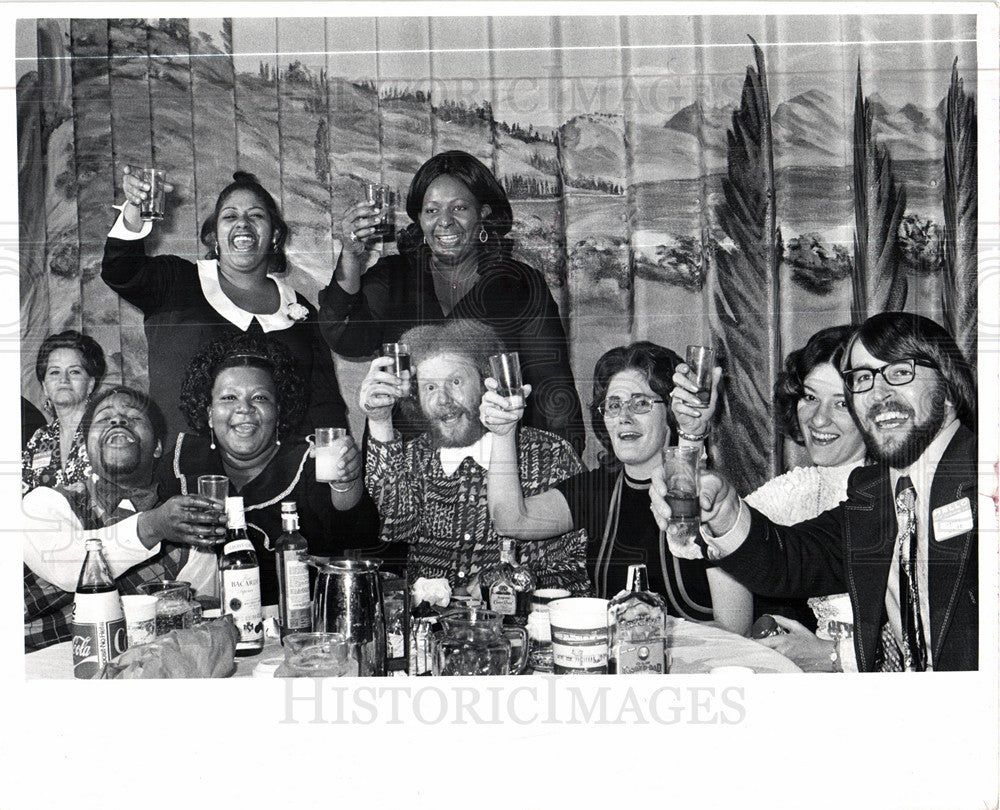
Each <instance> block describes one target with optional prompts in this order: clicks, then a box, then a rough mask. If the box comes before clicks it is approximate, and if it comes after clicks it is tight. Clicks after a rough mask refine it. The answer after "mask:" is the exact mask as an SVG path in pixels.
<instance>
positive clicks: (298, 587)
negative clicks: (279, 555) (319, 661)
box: [283, 549, 312, 630]
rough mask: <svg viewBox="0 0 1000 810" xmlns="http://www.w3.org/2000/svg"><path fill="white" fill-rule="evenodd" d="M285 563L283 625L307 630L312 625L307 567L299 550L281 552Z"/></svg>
mask: <svg viewBox="0 0 1000 810" xmlns="http://www.w3.org/2000/svg"><path fill="white" fill-rule="evenodd" d="M283 556H284V564H285V622H286V624H285V627H286V629H288V630H303V629H305V630H308V629H309V628H311V627H312V602H311V601H310V600H309V567H308V566H307V565H306V564H305V563H304V562H302V560H301V559H300V557H299V552H298V551H295V550H292V549H289V550H288V551H285V552H284V553H283Z"/></svg>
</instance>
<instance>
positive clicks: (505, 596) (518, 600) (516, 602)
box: [487, 537, 535, 627]
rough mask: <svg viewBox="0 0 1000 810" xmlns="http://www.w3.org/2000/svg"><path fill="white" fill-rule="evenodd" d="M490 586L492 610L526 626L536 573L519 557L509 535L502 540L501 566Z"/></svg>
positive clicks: (508, 620)
mask: <svg viewBox="0 0 1000 810" xmlns="http://www.w3.org/2000/svg"><path fill="white" fill-rule="evenodd" d="M487 587H488V594H489V604H490V610H492V611H495V612H496V613H501V614H503V616H504V621H505V622H507V623H514V624H519V625H521V626H522V627H523V626H524V625H525V624H526V623H527V621H528V614H529V613H530V612H531V592H532V591H533V590H534V589H535V575H534V574H533V573H532V572H531V569H530V568H528V566H526V565H522V564H521V563H519V562H518V561H517V557H516V555H515V553H514V541H513V540H512V539H511V538H509V537H504V538H503V539H502V540H501V541H500V566H499V567H498V568H497V569H496V570H495V571H494V572H492V573H491V574H490V576H489V578H488V585H487Z"/></svg>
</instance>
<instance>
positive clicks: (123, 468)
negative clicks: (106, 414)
mask: <svg viewBox="0 0 1000 810" xmlns="http://www.w3.org/2000/svg"><path fill="white" fill-rule="evenodd" d="M113 431H114V432H117V433H124V434H126V435H127V436H128V437H130V438H131V439H132V441H131V442H130V443H127V444H121V443H119V444H109V443H108V441H107V440H108V438H109V434H111V433H112V432H113ZM97 460H99V462H100V467H101V469H102V470H103V476H102V477H105V478H108V479H111V480H114V479H117V478H121V477H124V476H128V475H131V474H132V473H134V472H135V471H136V470H138V469H139V468H140V467H141V466H142V462H143V446H142V440H141V439H140V437H139V436H137V435H136V434H135V433H134V432H133V431H131V430H129V429H128V428H127V427H121V426H115V427H112V428H109V429H108V430H106V431H105V432H104V433H103V434H102V435H101V438H100V440H99V442H98V446H97Z"/></svg>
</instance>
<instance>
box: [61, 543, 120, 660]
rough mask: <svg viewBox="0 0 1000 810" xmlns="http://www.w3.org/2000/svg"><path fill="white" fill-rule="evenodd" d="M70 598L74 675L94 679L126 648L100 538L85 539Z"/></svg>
mask: <svg viewBox="0 0 1000 810" xmlns="http://www.w3.org/2000/svg"><path fill="white" fill-rule="evenodd" d="M86 550H87V556H86V557H85V558H84V560H83V567H82V568H81V569H80V579H79V580H77V583H76V598H75V599H74V600H73V622H72V627H71V631H72V633H73V676H74V677H76V678H93V677H95V676H96V675H97V673H98V672H100V670H101V668H102V667H103V666H104V665H105V664H107V663H108V662H110V661H111V659H112V658H114V657H115V656H116V655H118V654H119V653H123V652H125V650H126V649H127V648H128V640H127V636H126V633H125V614H124V613H123V612H122V602H121V598H120V597H119V596H118V586H117V585H115V580H114V577H112V576H111V568H110V567H108V561H107V560H105V559H104V550H103V546H102V545H101V541H100V540H88V541H87V545H86Z"/></svg>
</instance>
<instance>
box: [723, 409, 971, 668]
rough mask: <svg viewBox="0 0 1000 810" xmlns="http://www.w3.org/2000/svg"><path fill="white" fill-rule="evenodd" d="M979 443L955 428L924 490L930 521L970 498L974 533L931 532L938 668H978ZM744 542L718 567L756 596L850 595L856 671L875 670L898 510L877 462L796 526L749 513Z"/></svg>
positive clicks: (885, 469) (856, 474)
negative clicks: (837, 499) (941, 535)
mask: <svg viewBox="0 0 1000 810" xmlns="http://www.w3.org/2000/svg"><path fill="white" fill-rule="evenodd" d="M976 457H977V444H976V436H975V434H974V433H972V432H971V431H969V430H967V429H966V428H965V427H959V429H958V432H957V433H956V434H955V436H954V437H953V438H952V440H951V442H950V443H949V444H948V447H947V448H946V449H945V452H944V455H943V456H942V457H941V461H940V463H939V464H938V467H937V470H936V472H935V474H934V480H933V482H932V483H931V503H930V511H929V513H928V514H931V513H932V512H933V510H934V509H936V508H938V507H940V506H944V505H945V504H949V503H954V502H955V501H958V500H961V499H962V498H968V499H969V503H970V505H971V507H972V515H973V528H972V531H969V532H966V533H964V534H960V535H957V536H955V537H950V538H947V539H944V540H937V539H936V538H935V536H934V526H933V522H932V524H931V525H930V526H929V527H928V535H929V552H928V555H929V560H928V588H929V591H930V594H929V596H928V599H929V606H930V617H931V621H930V624H931V655H932V663H933V666H934V669H935V670H975V669H977V668H978V665H979V566H978V549H979V544H978V535H977V528H978V514H977V509H976ZM750 513H751V524H750V533H749V535H748V537H747V539H746V541H745V542H744V543H743V544H742V545H741V546H740V547H739V548H738V549H737V550H736V551H735V552H733V553H732V554H730V555H729V556H727V557H725V558H723V559H722V560H721V562H720V564H721V566H722V568H724V569H725V570H726V571H728V572H729V573H731V574H732V575H733V576H735V577H736V578H737V579H739V580H740V582H742V583H743V584H744V585H746V586H747V587H748V588H750V590H752V591H754V592H755V593H762V594H764V595H767V596H821V595H824V594H831V593H842V592H843V591H845V590H846V591H847V593H848V594H849V595H850V598H851V606H852V607H853V608H854V649H855V652H856V653H857V659H858V668H859V670H861V671H862V672H869V671H872V670H873V669H874V668H875V661H876V653H877V651H878V646H879V636H880V632H881V629H882V626H883V624H884V623H885V622H886V620H887V617H886V610H885V592H886V587H887V585H888V581H889V566H890V564H891V562H892V553H893V549H894V546H895V541H896V511H895V508H894V506H893V494H892V491H891V484H890V478H889V468H888V467H887V466H884V465H880V466H872V467H859V468H858V469H857V470H855V471H854V472H853V473H852V474H851V477H850V480H849V481H848V485H847V500H846V501H844V502H843V503H842V504H840V505H839V506H837V507H835V508H834V509H831V510H830V511H828V512H824V513H823V514H822V515H819V516H818V517H816V518H814V519H812V520H808V521H805V522H804V523H799V524H798V525H796V526H778V525H776V524H774V523H771V522H770V521H769V520H768V519H767V518H765V517H764V516H763V515H761V514H760V513H759V512H757V511H756V510H753V509H751V510H750Z"/></svg>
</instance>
